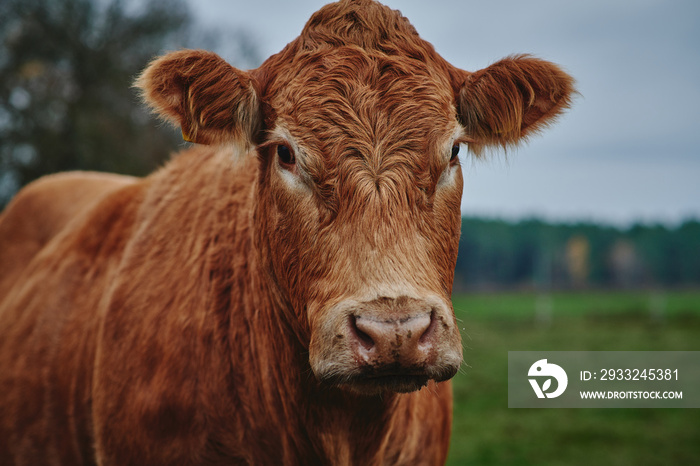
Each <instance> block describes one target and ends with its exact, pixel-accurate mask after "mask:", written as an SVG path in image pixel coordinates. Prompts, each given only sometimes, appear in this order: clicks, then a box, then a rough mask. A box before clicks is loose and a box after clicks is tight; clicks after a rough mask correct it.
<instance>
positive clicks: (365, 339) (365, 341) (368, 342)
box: [350, 316, 374, 350]
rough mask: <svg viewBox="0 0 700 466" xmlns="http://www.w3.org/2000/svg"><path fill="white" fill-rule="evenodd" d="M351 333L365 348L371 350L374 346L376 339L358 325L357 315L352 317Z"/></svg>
mask: <svg viewBox="0 0 700 466" xmlns="http://www.w3.org/2000/svg"><path fill="white" fill-rule="evenodd" d="M365 320H366V319H365ZM350 333H351V335H352V336H354V337H355V338H356V339H357V341H358V342H360V345H362V347H363V348H364V349H366V350H370V349H372V347H373V346H374V340H372V337H371V336H369V335H368V334H367V333H365V332H364V331H362V330H360V328H359V327H358V326H357V317H355V316H351V317H350Z"/></svg>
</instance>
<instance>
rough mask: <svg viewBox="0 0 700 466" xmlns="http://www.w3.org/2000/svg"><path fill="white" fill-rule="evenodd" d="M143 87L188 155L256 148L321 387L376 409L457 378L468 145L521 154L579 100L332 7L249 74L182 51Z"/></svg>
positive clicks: (524, 74) (378, 13) (259, 222)
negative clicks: (188, 145)
mask: <svg viewBox="0 0 700 466" xmlns="http://www.w3.org/2000/svg"><path fill="white" fill-rule="evenodd" d="M138 84H139V85H140V86H141V87H142V89H144V93H145V97H146V100H147V101H148V102H149V103H151V105H152V106H154V107H155V108H156V109H157V110H159V112H160V113H161V114H162V115H164V116H166V117H167V118H170V119H171V120H174V121H175V122H176V123H178V124H179V125H180V126H181V127H182V128H183V134H185V135H186V137H187V138H188V139H190V140H193V141H196V142H204V143H235V144H237V145H239V146H247V147H249V148H252V149H254V150H251V151H239V152H242V153H246V152H249V155H248V156H253V155H251V154H255V155H256V156H257V157H258V158H259V160H260V164H259V166H260V171H259V176H258V185H257V199H256V206H255V216H254V217H255V223H256V228H257V232H256V237H257V239H258V242H257V246H258V248H259V250H260V251H259V252H260V254H261V257H262V258H263V262H264V263H265V264H266V267H267V268H268V270H267V272H268V273H269V275H270V276H271V277H272V281H273V282H274V283H275V286H276V287H278V288H279V292H280V294H281V295H282V296H283V300H284V301H285V302H286V303H288V307H289V308H290V310H291V314H292V317H293V318H292V319H291V320H293V324H292V327H293V328H296V329H298V334H299V337H300V339H301V340H302V342H303V343H304V344H305V345H308V348H309V362H310V365H311V368H312V370H313V372H314V374H315V375H316V377H317V378H318V379H319V380H320V381H322V382H325V383H330V384H335V385H340V386H343V387H346V388H349V389H352V390H354V391H357V392H361V393H366V394H373V393H380V392H382V391H395V392H408V391H413V390H417V389H419V388H420V387H422V386H423V385H425V384H426V383H427V381H428V380H431V379H432V380H436V381H441V380H446V379H449V378H450V377H452V376H453V375H454V374H455V373H456V371H457V369H458V367H459V365H460V363H461V360H462V352H461V342H460V335H459V331H458V328H457V326H456V323H455V318H454V313H453V311H452V307H451V304H450V294H451V291H452V281H453V273H454V266H455V262H456V257H457V246H458V241H459V228H460V208H459V205H460V199H461V194H462V177H461V171H460V169H459V158H458V152H459V150H460V147H461V145H462V144H463V143H467V144H468V145H469V147H470V149H472V150H473V151H477V152H478V151H479V150H480V149H481V148H482V147H484V146H488V145H494V144H495V145H503V146H505V145H509V144H513V143H516V142H518V141H519V140H520V139H522V138H523V137H525V136H526V135H527V134H528V133H529V132H531V131H533V130H534V131H536V130H537V129H538V128H540V127H542V125H544V124H546V123H547V122H549V121H551V119H552V118H553V117H555V116H556V115H557V114H558V113H559V112H560V111H561V110H562V109H563V108H565V107H566V106H567V105H568V103H569V98H570V94H571V93H572V82H571V78H569V77H568V76H567V75H566V74H564V73H563V72H561V71H560V70H559V69H558V68H557V67H556V66H554V65H552V64H550V63H547V62H543V61H540V60H536V59H533V58H529V57H512V58H509V59H506V60H503V61H501V62H498V63H496V64H495V65H492V66H491V67H489V68H487V69H485V70H482V71H479V72H477V73H469V72H465V71H462V70H458V69H456V68H454V67H452V66H451V65H449V64H448V63H446V62H445V61H444V60H443V59H442V58H441V57H440V56H438V55H437V54H436V53H435V51H434V50H433V48H432V47H431V46H430V45H429V44H428V43H426V42H424V41H422V40H421V39H420V38H419V37H418V36H417V34H416V33H415V30H414V29H413V28H412V26H411V25H410V24H409V23H408V21H407V20H405V18H403V17H401V16H400V14H399V13H398V12H395V11H392V10H390V9H388V8H386V7H383V6H381V5H379V4H376V3H373V2H357V3H353V2H340V3H338V4H332V5H328V6H326V7H324V8H323V9H322V10H320V11H319V12H317V13H316V14H315V15H314V16H313V17H312V18H311V20H310V21H309V23H308V24H307V25H306V28H305V29H304V31H303V32H302V35H301V36H300V37H299V38H298V39H296V40H295V41H294V42H292V43H290V44H289V45H288V46H287V47H286V48H285V49H284V50H283V51H282V52H280V53H279V54H277V55H275V56H273V57H271V58H270V59H269V60H268V61H266V62H265V63H264V64H263V65H262V66H261V67H260V68H259V69H257V70H254V71H252V72H243V71H240V70H236V69H234V68H232V67H231V66H229V65H228V64H226V63H225V62H223V60H221V59H220V58H219V57H217V56H215V55H214V54H210V53H207V52H200V51H181V52H176V53H174V54H170V55H166V56H165V57H163V58H160V59H158V60H156V61H154V62H153V63H152V64H151V65H150V66H149V68H148V69H147V70H146V71H145V72H144V74H143V75H142V76H141V78H140V80H139V82H138Z"/></svg>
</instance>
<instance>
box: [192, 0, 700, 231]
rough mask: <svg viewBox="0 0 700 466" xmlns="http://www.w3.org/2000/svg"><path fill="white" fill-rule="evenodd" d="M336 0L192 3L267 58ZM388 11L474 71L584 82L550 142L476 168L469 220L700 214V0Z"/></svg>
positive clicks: (513, 1)
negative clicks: (514, 59) (247, 35)
mask: <svg viewBox="0 0 700 466" xmlns="http://www.w3.org/2000/svg"><path fill="white" fill-rule="evenodd" d="M325 3H327V2H324V1H313V0H297V1H295V2H282V1H272V0H256V1H254V2H252V1H245V2H244V1H225V0H197V1H196V2H195V1H194V0H192V4H193V11H195V12H197V15H198V16H199V18H198V19H199V21H200V22H201V23H203V24H204V25H211V26H216V27H220V28H224V29H230V28H238V27H243V28H245V29H247V30H249V31H250V32H251V34H252V35H253V36H254V37H255V38H256V41H257V42H258V43H259V48H260V51H261V54H262V55H263V56H264V57H267V56H269V55H270V54H273V53H275V52H278V51H279V50H280V49H281V48H282V47H284V45H285V44H287V43H288V42H289V41H291V40H293V39H294V38H295V37H296V36H297V35H298V34H299V33H300V32H301V29H302V28H303V26H304V24H305V22H306V20H307V19H308V18H309V16H310V15H311V14H312V13H313V12H314V11H316V10H317V9H318V8H320V7H321V6H322V5H323V4H325ZM384 3H385V4H387V5H389V6H391V7H392V8H395V9H399V10H401V12H402V13H403V14H404V15H405V16H406V17H408V18H409V20H410V21H411V22H412V23H413V25H414V26H415V27H416V29H417V30H418V32H419V33H420V34H421V36H422V37H423V38H424V39H426V40H428V41H430V42H432V43H433V45H434V46H435V48H436V50H437V51H438V53H440V54H442V56H443V57H445V58H446V59H447V60H449V61H450V62H451V63H452V64H453V65H455V66H459V67H460V68H463V69H466V70H470V71H475V70H477V69H480V68H483V67H486V66H488V65H489V64H491V63H493V62H494V61H496V60H498V59H500V58H502V57H504V56H506V55H509V54H513V53H531V54H534V55H536V56H538V57H541V58H545V59H547V60H550V61H553V62H555V63H558V64H560V65H561V66H562V67H563V68H564V69H565V70H567V71H568V72H569V73H570V74H572V75H573V76H574V77H575V78H576V80H577V83H578V90H579V92H580V93H581V96H580V97H578V98H577V100H576V101H575V104H574V107H573V109H572V110H570V111H569V112H568V113H567V114H566V115H565V116H564V117H563V118H561V120H560V121H559V122H558V123H557V124H556V125H555V126H553V127H552V128H550V129H548V130H546V131H545V132H544V133H543V134H542V135H541V136H537V137H534V138H532V139H531V140H530V142H529V143H528V144H527V145H525V146H523V147H521V148H519V149H518V150H516V151H512V152H510V153H509V154H507V156H506V155H505V154H502V153H496V154H494V155H493V156H492V157H490V158H489V159H488V160H486V161H482V160H479V161H475V160H470V159H466V160H463V167H464V175H465V191H464V199H463V201H462V211H463V212H464V213H465V214H468V215H469V214H478V215H486V216H490V217H503V218H509V219H518V218H523V217H528V216H538V217H542V218H545V219H549V220H560V221H570V220H595V221H602V222H605V223H612V224H616V225H628V224H630V223H631V222H634V221H640V220H641V221H645V222H654V221H661V222H665V223H670V224H675V223H677V222H679V221H681V220H683V219H684V218H687V217H694V218H700V1H698V0H585V1H578V0H577V1H564V0H529V1H522V0H521V1H518V0H491V1H488V2H487V1H457V0H451V1H450V0H444V1H441V0H433V1H424V0H423V1H420V0H405V1H398V0H386V1H384ZM224 57H225V58H229V59H230V57H226V56H225V54H224ZM232 61H233V60H232ZM232 64H233V65H234V66H235V65H236V63H235V62H233V63H232Z"/></svg>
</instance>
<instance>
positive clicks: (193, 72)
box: [0, 1, 572, 465]
mask: <svg viewBox="0 0 700 466" xmlns="http://www.w3.org/2000/svg"><path fill="white" fill-rule="evenodd" d="M139 85H140V86H141V87H142V89H143V90H144V96H145V99H146V100H147V102H149V104H150V105H152V106H153V107H154V108H155V109H157V111H158V112H159V113H160V114H161V115H163V116H164V117H166V118H167V119H169V120H171V121H173V122H175V123H176V124H177V125H179V126H180V127H181V128H182V130H183V134H184V135H185V137H186V139H188V140H192V141H195V142H200V143H203V144H208V145H209V146H197V147H195V148H192V149H189V150H186V151H184V152H183V153H181V154H179V155H178V156H177V157H175V158H174V159H173V160H172V161H171V162H170V163H169V164H167V165H166V166H165V167H164V168H162V169H161V170H159V171H157V172H155V173H154V174H152V175H151V176H149V177H147V178H144V179H138V180H137V179H133V178H127V177H116V176H106V175H95V174H84V173H83V174H80V173H77V174H68V175H61V176H59V177H54V178H47V179H44V180H39V181H38V182H36V183H34V184H33V185H32V186H30V187H28V188H27V189H25V190H24V191H23V192H21V193H20V194H18V196H17V197H16V198H15V199H14V200H13V202H12V203H11V204H10V205H9V206H8V208H7V210H6V211H5V212H4V213H3V215H2V216H1V217H0V261H1V262H2V263H3V271H2V272H0V291H2V295H0V393H2V398H1V399H0V462H2V464H6V463H7V464H100V465H122V464H153V465H156V464H182V465H186V464H193V465H194V464H202V465H203V464H363V465H364V464H441V463H443V462H444V460H445V458H446V455H447V448H448V444H449V432H450V424H451V407H452V395H451V387H450V383H449V380H448V379H449V378H450V377H451V376H452V375H454V373H455V372H456V370H457V368H458V366H459V364H460V362H461V345H460V337H459V331H458V330H457V327H456V323H455V320H454V314H453V312H452V309H451V305H450V302H449V296H450V293H451V289H452V280H453V270H454V263H455V260H456V253H457V244H458V239H459V225H460V212H459V200H460V198H461V188H462V180H461V173H460V171H459V163H458V158H457V157H456V152H458V148H459V143H460V142H469V143H470V144H471V145H472V146H473V147H472V148H473V149H475V150H478V148H479V147H481V146H487V145H489V144H500V145H508V144H512V143H514V142H516V141H517V140H518V139H520V138H522V137H524V136H526V135H527V134H528V133H529V132H531V131H533V130H535V131H536V130H537V129H538V127H540V126H541V125H542V124H546V123H547V122H548V120H549V119H551V118H552V117H554V116H556V115H557V114H558V112H560V111H561V109H563V108H565V107H566V106H567V105H568V99H569V95H570V94H571V92H572V88H571V79H570V78H569V77H568V76H566V75H565V74H564V73H562V72H561V71H560V70H558V68H556V67H555V66H554V65H551V64H548V63H546V62H539V61H537V60H535V59H531V58H527V57H516V58H512V59H509V60H507V61H504V62H501V63H499V64H496V65H493V68H492V69H490V68H487V69H486V70H482V72H477V73H467V72H464V71H461V70H457V69H454V68H452V67H451V66H450V65H449V64H447V63H446V62H444V61H443V60H442V59H441V58H440V57H439V56H438V55H437V54H436V53H435V52H434V50H433V49H432V47H430V45H429V44H427V43H425V42H423V41H421V40H420V39H419V38H418V36H417V35H416V34H415V31H414V30H413V29H412V27H411V26H410V24H409V23H408V22H407V21H406V20H405V19H404V18H402V17H401V16H400V15H399V14H398V13H397V12H393V11H391V10H389V9H387V8H385V7H382V6H381V5H378V4H375V3H373V2H368V1H359V2H349V1H346V2H340V3H339V4H333V5H329V6H327V7H325V8H324V9H322V10H321V11H320V12H318V13H317V14H316V15H314V17H312V19H311V20H310V21H309V23H308V24H307V27H306V28H305V30H304V32H303V33H302V35H301V36H300V37H299V38H298V39H297V40H295V41H294V42H292V43H291V44H290V45H289V46H287V48H285V50H283V51H282V52H281V53H280V54H278V55H275V56H273V57H271V58H270V59H269V60H268V61H267V62H266V63H265V64H263V65H262V66H261V67H260V68H259V69H258V70H254V71H251V72H243V71H240V70H236V69H235V68H232V67H230V66H229V65H227V64H225V63H224V62H223V61H222V60H221V59H220V58H218V57H216V56H215V55H213V54H209V53H206V52H199V51H181V52H176V53H173V54H170V55H167V56H165V57H163V58H161V59H158V60H156V61H154V62H153V63H152V64H151V65H150V66H149V68H148V69H147V70H146V71H145V72H144V74H143V75H142V76H141V78H140V79H139ZM503 96H505V97H503ZM5 264H8V265H7V266H5Z"/></svg>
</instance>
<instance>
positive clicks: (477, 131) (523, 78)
mask: <svg viewBox="0 0 700 466" xmlns="http://www.w3.org/2000/svg"><path fill="white" fill-rule="evenodd" d="M461 73H462V74H461V78H460V81H461V85H459V86H458V89H457V93H458V94H457V113H458V119H459V121H460V123H462V125H463V126H464V127H465V129H466V132H467V135H468V137H469V139H470V141H471V143H470V144H469V146H470V149H471V150H472V151H474V152H476V153H477V154H478V153H480V152H481V150H482V149H483V148H484V147H488V146H493V145H500V146H502V147H508V146H512V145H515V144H517V143H518V142H520V141H522V140H523V139H524V138H526V137H527V136H528V135H530V134H533V133H536V132H537V131H539V130H541V129H543V128H545V127H546V126H547V125H549V124H551V123H553V122H554V121H555V120H556V118H557V116H559V115H560V114H561V113H562V111H563V110H565V109H567V108H568V107H569V106H570V105H571V100H572V97H573V94H574V93H575V92H576V91H575V90H574V80H573V78H572V77H571V76H569V75H568V74H566V73H565V72H563V71H562V70H561V69H560V68H559V67H558V66H557V65H555V64H553V63H549V62H546V61H543V60H539V59H536V58H533V57H530V56H527V55H519V56H512V57H508V58H505V59H503V60H501V61H499V62H497V63H494V64H493V65H491V66H489V67H488V68H484V69H483V70H480V71H477V72H475V73H468V72H461Z"/></svg>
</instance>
